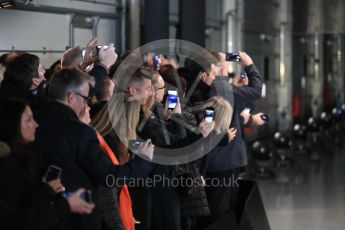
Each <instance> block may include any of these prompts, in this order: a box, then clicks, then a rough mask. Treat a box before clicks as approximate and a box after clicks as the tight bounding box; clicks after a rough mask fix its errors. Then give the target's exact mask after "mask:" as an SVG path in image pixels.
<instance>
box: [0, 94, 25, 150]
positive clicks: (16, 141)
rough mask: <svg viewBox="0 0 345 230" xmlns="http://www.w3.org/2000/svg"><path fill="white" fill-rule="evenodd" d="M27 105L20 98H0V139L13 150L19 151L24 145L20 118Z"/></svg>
mask: <svg viewBox="0 0 345 230" xmlns="http://www.w3.org/2000/svg"><path fill="white" fill-rule="evenodd" d="M27 106H29V103H28V102H27V101H24V100H21V99H5V100H0V111H1V113H0V140H1V141H3V142H6V144H8V145H9V146H10V147H11V149H12V151H13V152H20V151H21V150H22V149H23V147H24V141H23V137H22V134H21V118H22V115H23V113H24V110H25V108H26V107H27Z"/></svg>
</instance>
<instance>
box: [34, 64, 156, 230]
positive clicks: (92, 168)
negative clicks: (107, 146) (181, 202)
mask: <svg viewBox="0 0 345 230" xmlns="http://www.w3.org/2000/svg"><path fill="white" fill-rule="evenodd" d="M91 79H92V78H91V77H89V76H88V75H86V74H85V73H83V72H81V71H79V70H77V69H63V70H61V71H60V72H58V73H56V74H55V75H54V76H53V78H52V80H51V83H50V86H49V89H48V94H49V96H50V97H51V98H52V99H53V101H50V102H47V103H45V104H44V105H43V106H42V107H41V108H39V109H38V110H36V111H35V115H36V116H35V118H36V119H37V121H38V123H39V128H38V129H37V133H36V134H37V138H36V142H37V146H39V147H40V149H39V150H40V152H41V154H42V158H43V161H44V163H45V164H46V166H48V165H50V164H53V165H56V166H58V167H60V168H61V169H62V174H61V181H62V183H63V184H64V185H65V187H66V191H67V192H73V191H75V190H76V189H77V188H80V187H83V188H85V189H88V190H91V191H92V199H93V201H94V203H95V204H96V208H95V209H94V210H93V212H92V213H91V214H90V215H89V216H85V215H73V216H71V218H70V222H69V223H67V226H68V228H67V229H73V230H74V229H79V230H84V229H90V230H98V229H101V216H100V211H99V207H97V205H98V204H99V203H98V199H97V198H98V197H99V194H97V191H98V187H99V185H100V184H103V185H105V186H108V187H109V186H115V185H118V184H119V183H122V184H123V183H124V181H126V180H128V179H131V178H139V177H145V176H147V175H148V174H149V172H150V170H151V167H150V162H148V161H146V160H143V159H141V158H140V157H135V158H134V159H133V160H131V161H130V162H129V163H126V164H123V165H113V164H112V163H111V162H110V161H109V160H108V158H107V156H106V155H105V153H103V152H102V149H101V148H100V146H99V142H98V139H97V136H96V132H95V130H94V129H93V128H92V127H91V126H89V125H87V124H85V123H83V122H81V121H80V120H79V115H80V114H81V113H82V111H83V110H84V109H85V106H87V105H88V103H89V101H90V97H89V90H90V82H91ZM138 155H140V156H141V157H143V158H145V159H148V160H152V155H153V145H152V144H150V143H145V146H144V147H143V152H142V153H138ZM114 182H116V183H114ZM110 183H111V184H110Z"/></svg>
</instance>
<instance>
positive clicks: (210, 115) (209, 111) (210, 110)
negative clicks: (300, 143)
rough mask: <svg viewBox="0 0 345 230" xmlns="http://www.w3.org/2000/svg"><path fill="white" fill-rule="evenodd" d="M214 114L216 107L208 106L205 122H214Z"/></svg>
mask: <svg viewBox="0 0 345 230" xmlns="http://www.w3.org/2000/svg"><path fill="white" fill-rule="evenodd" d="M213 115H214V108H213V107H207V108H206V110H205V122H212V121H213Z"/></svg>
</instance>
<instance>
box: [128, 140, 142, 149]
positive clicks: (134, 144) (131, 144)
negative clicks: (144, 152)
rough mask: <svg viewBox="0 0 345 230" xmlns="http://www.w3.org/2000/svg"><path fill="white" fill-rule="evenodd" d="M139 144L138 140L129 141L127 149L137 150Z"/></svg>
mask: <svg viewBox="0 0 345 230" xmlns="http://www.w3.org/2000/svg"><path fill="white" fill-rule="evenodd" d="M140 144H141V141H140V140H129V141H128V146H129V148H138V146H139V145H140Z"/></svg>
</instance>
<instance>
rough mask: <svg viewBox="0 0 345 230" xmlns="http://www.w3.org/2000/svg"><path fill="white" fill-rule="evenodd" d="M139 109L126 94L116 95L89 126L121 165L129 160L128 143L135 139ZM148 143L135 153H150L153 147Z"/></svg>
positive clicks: (137, 104) (134, 101)
mask: <svg viewBox="0 0 345 230" xmlns="http://www.w3.org/2000/svg"><path fill="white" fill-rule="evenodd" d="M140 109H141V105H140V104H139V103H138V101H137V100H134V99H133V97H130V96H129V95H128V94H126V93H118V94H115V95H114V96H113V97H112V98H111V99H110V100H109V102H108V105H107V106H104V108H103V109H102V110H101V111H100V113H99V114H98V115H97V116H96V117H95V118H94V119H93V120H92V121H91V125H92V126H93V127H94V128H95V129H96V130H97V131H98V132H99V133H100V134H101V135H102V136H103V137H104V138H105V140H106V141H107V143H108V144H109V145H110V147H112V150H113V151H114V153H115V154H116V155H117V156H116V157H117V158H118V159H119V161H120V163H121V164H123V163H126V162H127V161H128V160H129V151H128V143H129V141H130V140H135V139H137V134H136V127H137V126H138V122H139V116H140ZM145 143H146V144H145ZM149 143H150V140H147V141H146V142H144V143H142V144H141V145H140V147H139V149H138V150H137V151H138V152H140V151H143V152H145V151H151V150H152V149H153V148H154V146H153V145H151V144H150V145H148V144H149ZM145 146H146V148H145ZM134 153H136V152H134Z"/></svg>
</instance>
